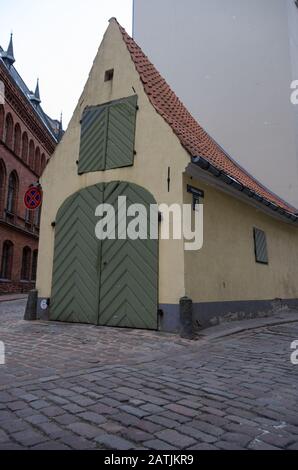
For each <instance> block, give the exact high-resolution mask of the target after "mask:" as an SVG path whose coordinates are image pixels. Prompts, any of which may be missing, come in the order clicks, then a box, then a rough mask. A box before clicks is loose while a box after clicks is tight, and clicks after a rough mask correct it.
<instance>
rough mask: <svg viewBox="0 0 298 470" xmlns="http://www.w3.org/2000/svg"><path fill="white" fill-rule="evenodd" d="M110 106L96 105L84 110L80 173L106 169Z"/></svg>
mask: <svg viewBox="0 0 298 470" xmlns="http://www.w3.org/2000/svg"><path fill="white" fill-rule="evenodd" d="M108 117H109V116H108V107H107V106H96V107H94V108H87V109H86V110H85V111H84V114H83V118H82V124H81V143H80V159H79V168H78V172H79V174H82V173H89V172H92V171H101V170H104V169H105V156H106V146H107V130H108Z"/></svg>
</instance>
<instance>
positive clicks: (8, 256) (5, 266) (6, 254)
mask: <svg viewBox="0 0 298 470" xmlns="http://www.w3.org/2000/svg"><path fill="white" fill-rule="evenodd" d="M12 261H13V244H12V242H11V241H6V242H4V243H3V248H2V260H1V278H2V279H11V273H12Z"/></svg>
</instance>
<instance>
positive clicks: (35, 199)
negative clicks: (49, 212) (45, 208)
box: [24, 186, 42, 210]
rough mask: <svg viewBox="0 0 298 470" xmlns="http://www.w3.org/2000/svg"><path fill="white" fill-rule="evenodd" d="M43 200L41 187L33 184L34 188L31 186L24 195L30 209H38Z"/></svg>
mask: <svg viewBox="0 0 298 470" xmlns="http://www.w3.org/2000/svg"><path fill="white" fill-rule="evenodd" d="M41 202H42V193H41V190H40V189H39V188H37V187H35V186H32V188H29V189H28V191H26V194H25V197H24V203H25V206H26V208H27V209H29V210H35V209H38V208H39V207H40V205H41Z"/></svg>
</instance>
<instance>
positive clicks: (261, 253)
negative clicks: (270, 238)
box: [254, 228, 268, 264]
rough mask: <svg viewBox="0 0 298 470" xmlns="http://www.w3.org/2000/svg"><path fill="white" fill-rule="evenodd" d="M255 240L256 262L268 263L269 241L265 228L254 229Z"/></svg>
mask: <svg viewBox="0 0 298 470" xmlns="http://www.w3.org/2000/svg"><path fill="white" fill-rule="evenodd" d="M254 242H255V256H256V262H257V263H262V264H268V252H267V241H266V235H265V232H263V230H259V229H257V228H255V229H254Z"/></svg>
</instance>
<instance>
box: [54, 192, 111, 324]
mask: <svg viewBox="0 0 298 470" xmlns="http://www.w3.org/2000/svg"><path fill="white" fill-rule="evenodd" d="M103 191H104V185H103V184H99V185H96V186H91V187H90V188H86V189H83V190H81V191H79V192H78V193H76V194H75V195H74V196H71V197H70V198H69V199H67V200H66V202H65V203H64V204H63V206H62V207H61V209H60V210H59V212H58V214H57V220H56V231H55V254H54V267H53V283H52V299H51V309H50V310H51V313H50V319H51V320H55V321H65V322H74V323H92V324H97V321H98V303H99V284H100V256H101V251H100V250H101V243H100V241H99V240H97V238H96V236H95V222H96V220H95V210H96V207H97V206H98V205H99V204H101V203H102V202H103Z"/></svg>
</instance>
